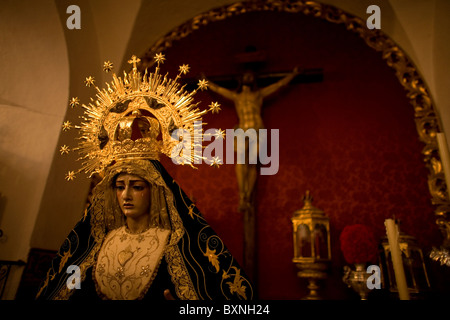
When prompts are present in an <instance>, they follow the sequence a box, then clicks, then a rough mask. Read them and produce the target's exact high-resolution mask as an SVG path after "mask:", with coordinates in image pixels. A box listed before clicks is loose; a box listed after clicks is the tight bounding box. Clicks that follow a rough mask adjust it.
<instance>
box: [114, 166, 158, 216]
mask: <svg viewBox="0 0 450 320" xmlns="http://www.w3.org/2000/svg"><path fill="white" fill-rule="evenodd" d="M114 187H115V190H116V195H117V200H118V201H119V206H120V209H122V212H123V214H124V215H125V216H126V217H129V218H132V219H136V218H139V217H141V216H143V215H146V214H149V212H150V186H149V184H148V183H147V181H145V180H143V179H142V178H141V177H139V176H136V175H132V174H127V173H122V174H120V175H119V176H118V177H117V179H116V182H115V186H114Z"/></svg>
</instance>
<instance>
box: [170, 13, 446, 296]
mask: <svg viewBox="0 0 450 320" xmlns="http://www.w3.org/2000/svg"><path fill="white" fill-rule="evenodd" d="M248 45H254V46H255V47H256V48H258V49H260V50H265V51H266V53H267V64H266V65H265V66H264V68H263V70H262V71H263V72H279V71H288V70H291V69H293V68H294V67H295V66H296V65H298V66H300V67H304V68H323V70H324V80H323V82H317V83H305V84H292V85H290V86H289V87H288V88H286V89H285V90H284V91H282V92H281V93H280V94H278V95H276V96H275V97H273V99H270V100H267V101H266V102H265V105H264V109H263V113H262V114H263V119H264V122H265V125H266V127H267V128H268V129H279V130H280V144H279V150H280V153H279V171H278V173H277V174H276V175H274V176H261V177H260V178H259V181H258V186H257V188H258V189H257V211H258V212H257V223H258V228H257V233H258V262H259V263H258V266H259V277H258V281H257V282H258V286H259V296H260V298H263V299H298V298H301V297H302V296H304V295H305V292H306V290H305V283H304V282H303V281H302V280H299V279H298V278H297V277H296V271H297V270H296V268H295V266H294V265H293V264H292V262H291V259H292V253H293V249H292V231H291V222H290V218H291V216H292V214H293V212H294V211H295V210H297V209H300V208H301V207H302V206H303V202H302V197H303V195H304V194H305V192H306V190H310V191H311V194H312V196H313V198H314V202H313V204H314V205H315V206H316V207H318V208H320V209H322V210H324V211H325V213H326V214H327V215H328V216H329V217H330V221H331V242H332V259H333V262H332V270H331V274H330V277H329V279H328V280H327V281H326V288H325V290H324V295H325V296H326V297H328V298H332V299H341V298H346V297H349V296H352V294H353V293H352V292H351V291H350V289H348V288H346V287H345V285H344V284H343V283H342V281H341V277H342V268H343V266H344V265H345V261H344V259H343V256H342V253H341V251H340V249H339V234H340V232H341V231H342V229H343V228H344V227H345V226H346V225H350V224H355V223H363V224H367V225H370V226H371V227H373V228H374V231H375V232H376V234H377V236H378V237H380V239H381V237H383V236H384V235H385V229H384V220H385V219H387V218H392V217H393V216H395V218H398V219H400V220H401V223H402V224H401V228H402V230H403V231H404V232H406V233H407V234H410V235H412V236H415V237H416V238H417V240H418V242H419V244H420V245H421V247H422V248H423V250H424V253H425V254H427V253H428V252H429V250H430V249H431V247H432V246H439V244H440V243H441V242H442V238H441V235H440V233H439V231H438V229H437V227H436V225H435V217H434V213H433V211H434V208H433V206H432V205H431V202H430V193H429V191H428V187H427V169H426V168H425V165H424V162H423V156H422V154H421V151H422V148H423V147H424V144H423V143H422V142H420V141H419V138H418V134H417V130H416V127H415V123H414V110H413V108H412V106H411V105H410V103H409V102H408V99H407V98H406V96H405V91H404V89H403V87H402V86H401V85H400V84H399V82H398V80H397V78H396V77H395V74H394V71H393V70H392V69H390V68H389V67H388V66H387V65H386V62H385V61H383V60H382V58H381V55H380V54H379V53H377V52H375V51H374V50H373V49H371V48H369V47H368V46H367V45H366V44H365V43H364V41H363V40H362V39H360V38H359V37H358V36H357V35H355V34H353V33H351V32H348V31H347V30H345V28H344V27H343V26H341V25H336V24H332V23H329V22H327V21H324V20H320V19H315V18H313V17H307V16H304V15H302V14H289V13H273V12H272V13H271V12H253V13H248V14H245V15H241V16H237V17H232V18H228V19H226V20H224V21H219V22H215V23H211V24H209V25H207V26H206V27H203V28H200V29H199V30H197V31H195V32H194V33H192V34H191V35H189V36H188V37H186V38H184V39H182V40H179V41H176V42H174V43H173V46H172V47H171V48H169V49H168V50H167V51H166V52H165V54H166V57H167V61H168V63H167V65H163V67H162V69H163V71H164V70H166V71H169V74H170V75H171V76H173V77H174V76H175V75H176V73H177V70H176V66H178V65H181V64H184V63H189V64H190V66H191V73H190V74H189V76H190V77H193V78H195V77H200V75H201V74H202V73H204V74H205V75H207V76H219V75H229V74H235V73H238V72H239V70H238V68H237V65H236V63H235V61H234V60H233V56H234V55H235V54H238V53H242V52H243V51H244V48H245V47H246V46H248ZM169 62H170V63H169ZM169 64H170V65H173V66H174V67H173V68H172V69H170V68H169ZM196 100H198V101H202V103H201V104H200V107H203V108H206V107H207V106H208V105H209V103H210V102H211V101H216V100H218V101H219V102H220V103H221V104H222V111H221V112H220V113H219V115H212V116H211V115H208V116H207V117H206V118H205V121H206V122H207V123H208V125H207V126H206V127H205V129H207V128H222V129H227V128H233V127H234V125H235V124H236V123H237V116H236V114H235V112H234V107H233V104H232V103H231V102H229V101H227V100H225V99H222V98H221V97H219V96H217V95H215V94H214V93H212V92H201V93H199V94H197V95H196ZM206 144H207V143H205V145H206ZM164 164H165V165H166V167H167V168H168V170H169V172H170V173H171V174H172V176H173V177H174V179H175V180H177V181H178V183H179V184H180V185H181V187H182V188H183V189H184V191H185V192H186V193H187V194H188V195H190V196H191V197H194V198H195V199H196V201H197V206H198V207H199V209H200V210H201V211H202V213H203V214H204V216H205V218H206V219H207V220H208V222H209V223H210V224H211V225H212V227H213V228H214V229H215V230H216V231H217V232H218V234H219V235H220V236H221V237H222V238H223V240H224V242H225V243H226V244H227V245H228V247H229V249H230V250H231V252H232V253H233V254H234V255H235V256H236V258H237V259H238V260H240V262H241V261H242V242H243V224H242V216H241V214H240V213H238V212H237V205H238V194H237V183H236V178H235V173H234V166H233V165H227V164H226V165H223V166H222V167H221V168H220V169H215V168H211V167H209V166H207V165H201V166H200V167H199V169H198V170H192V169H190V168H189V167H178V166H175V165H173V164H171V162H170V160H165V161H164ZM352 297H354V296H352Z"/></svg>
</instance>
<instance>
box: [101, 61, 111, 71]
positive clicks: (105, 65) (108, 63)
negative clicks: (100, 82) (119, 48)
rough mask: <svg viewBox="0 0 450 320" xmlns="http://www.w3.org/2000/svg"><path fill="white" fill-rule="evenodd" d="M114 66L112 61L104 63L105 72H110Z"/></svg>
mask: <svg viewBox="0 0 450 320" xmlns="http://www.w3.org/2000/svg"><path fill="white" fill-rule="evenodd" d="M113 67H114V65H113V63H112V62H111V61H109V60H108V61H105V62H103V71H105V72H110V71H111V70H112V69H113Z"/></svg>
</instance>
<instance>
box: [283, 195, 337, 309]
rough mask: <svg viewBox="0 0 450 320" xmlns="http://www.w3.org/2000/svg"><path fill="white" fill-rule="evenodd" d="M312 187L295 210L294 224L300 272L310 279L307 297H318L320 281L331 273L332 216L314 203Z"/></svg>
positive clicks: (295, 258)
mask: <svg viewBox="0 0 450 320" xmlns="http://www.w3.org/2000/svg"><path fill="white" fill-rule="evenodd" d="M312 201H313V199H312V197H311V195H310V193H309V191H306V195H305V196H304V198H303V202H304V206H303V208H302V209H300V210H297V211H295V212H294V214H293V216H292V219H291V221H292V227H293V235H294V258H293V259H292V261H293V262H294V263H295V265H296V266H297V268H298V269H299V270H300V271H299V272H298V273H297V276H298V277H300V278H306V279H308V289H309V294H308V296H307V297H306V298H305V299H307V300H318V299H320V296H319V294H318V290H319V285H318V281H319V280H323V279H325V278H326V277H327V270H328V267H329V263H330V262H331V246H330V219H329V218H328V217H327V216H326V215H325V213H324V212H323V211H322V210H320V209H318V208H316V207H314V206H313V205H312Z"/></svg>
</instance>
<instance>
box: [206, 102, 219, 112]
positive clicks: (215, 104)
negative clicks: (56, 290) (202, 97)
mask: <svg viewBox="0 0 450 320" xmlns="http://www.w3.org/2000/svg"><path fill="white" fill-rule="evenodd" d="M209 108H210V110H211V112H212V113H219V111H220V110H221V109H220V104H219V103H218V102H213V103H211V104H210V105H209Z"/></svg>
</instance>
